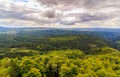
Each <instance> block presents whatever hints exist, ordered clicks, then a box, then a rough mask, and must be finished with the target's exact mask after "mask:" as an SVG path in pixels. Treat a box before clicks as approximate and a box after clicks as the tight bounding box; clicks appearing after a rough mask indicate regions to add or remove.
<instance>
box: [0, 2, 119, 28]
mask: <svg viewBox="0 0 120 77" xmlns="http://www.w3.org/2000/svg"><path fill="white" fill-rule="evenodd" d="M0 26H3V27H53V28H120V0H0Z"/></svg>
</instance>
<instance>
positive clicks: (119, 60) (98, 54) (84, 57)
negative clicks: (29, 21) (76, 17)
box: [0, 29, 120, 77]
mask: <svg viewBox="0 0 120 77" xmlns="http://www.w3.org/2000/svg"><path fill="white" fill-rule="evenodd" d="M7 31H8V32H7ZM7 31H4V32H3V30H2V31H1V32H0V77H120V32H118V31H117V32H111V31H110V32H109V31H77V30H57V29H55V30H29V29H27V30H26V29H25V30H7Z"/></svg>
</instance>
